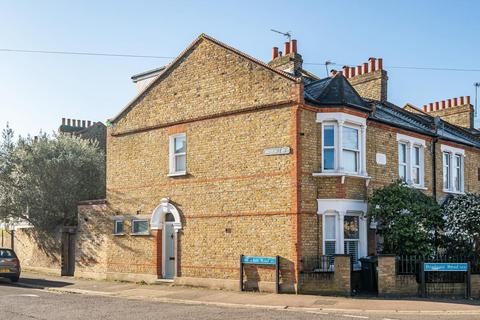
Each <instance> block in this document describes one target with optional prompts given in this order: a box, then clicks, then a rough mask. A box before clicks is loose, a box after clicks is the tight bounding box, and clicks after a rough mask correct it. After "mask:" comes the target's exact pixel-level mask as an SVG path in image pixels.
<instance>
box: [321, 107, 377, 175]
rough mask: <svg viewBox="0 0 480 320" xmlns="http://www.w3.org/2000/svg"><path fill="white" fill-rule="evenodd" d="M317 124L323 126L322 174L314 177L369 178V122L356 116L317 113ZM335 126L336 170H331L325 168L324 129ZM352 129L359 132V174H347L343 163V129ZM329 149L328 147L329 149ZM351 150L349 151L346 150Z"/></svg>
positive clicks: (339, 113)
mask: <svg viewBox="0 0 480 320" xmlns="http://www.w3.org/2000/svg"><path fill="white" fill-rule="evenodd" d="M316 121H317V123H321V125H322V139H321V152H322V153H321V155H322V163H321V166H320V167H321V172H320V173H314V174H313V175H314V176H357V177H364V178H368V174H367V165H366V164H367V160H366V128H367V122H366V119H365V118H362V117H358V116H354V115H351V114H348V113H342V112H319V113H317V119H316ZM330 125H333V126H334V146H335V152H334V154H335V155H334V169H333V170H329V169H325V167H324V128H325V127H326V126H330ZM343 126H346V127H350V128H354V129H357V130H358V149H359V150H355V151H358V154H357V163H358V168H357V169H358V170H357V172H347V171H345V169H344V165H343V164H344V163H343V155H342V153H343V133H342V127H343ZM327 148H328V147H327ZM345 150H349V149H347V148H346V149H345Z"/></svg>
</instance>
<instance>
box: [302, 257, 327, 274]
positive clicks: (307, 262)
mask: <svg viewBox="0 0 480 320" xmlns="http://www.w3.org/2000/svg"><path fill="white" fill-rule="evenodd" d="M300 262H301V266H302V269H301V270H302V272H333V256H307V257H302V258H301V259H300Z"/></svg>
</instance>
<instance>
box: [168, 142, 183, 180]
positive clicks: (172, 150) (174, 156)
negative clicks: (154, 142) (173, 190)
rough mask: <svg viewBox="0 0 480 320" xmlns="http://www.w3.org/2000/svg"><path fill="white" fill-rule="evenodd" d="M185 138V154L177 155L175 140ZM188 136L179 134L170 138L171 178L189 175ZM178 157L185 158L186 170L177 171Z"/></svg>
mask: <svg viewBox="0 0 480 320" xmlns="http://www.w3.org/2000/svg"><path fill="white" fill-rule="evenodd" d="M181 137H183V138H184V139H185V152H179V153H175V139H177V138H181ZM187 147H188V146H187V135H186V134H185V133H177V134H174V135H171V136H169V166H170V170H169V174H168V175H169V176H183V175H186V174H187ZM178 156H185V170H181V171H177V170H176V159H177V157H178Z"/></svg>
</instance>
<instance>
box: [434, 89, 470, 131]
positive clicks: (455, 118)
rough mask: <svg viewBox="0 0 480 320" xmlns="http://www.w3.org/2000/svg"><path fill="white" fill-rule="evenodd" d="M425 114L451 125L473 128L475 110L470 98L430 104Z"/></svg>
mask: <svg viewBox="0 0 480 320" xmlns="http://www.w3.org/2000/svg"><path fill="white" fill-rule="evenodd" d="M425 112H427V113H429V114H430V115H431V116H432V117H439V118H440V119H442V120H444V121H446V122H449V123H451V124H454V125H457V126H460V127H464V128H469V129H471V128H473V120H474V109H473V106H472V105H471V104H470V96H461V97H455V98H451V99H447V100H441V101H435V102H430V103H429V104H428V107H427V108H426V111H425Z"/></svg>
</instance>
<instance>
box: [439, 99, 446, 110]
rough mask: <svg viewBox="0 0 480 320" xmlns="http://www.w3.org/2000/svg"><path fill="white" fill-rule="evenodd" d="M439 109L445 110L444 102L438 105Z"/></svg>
mask: <svg viewBox="0 0 480 320" xmlns="http://www.w3.org/2000/svg"><path fill="white" fill-rule="evenodd" d="M440 109H445V100H442V102H441V103H440Z"/></svg>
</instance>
